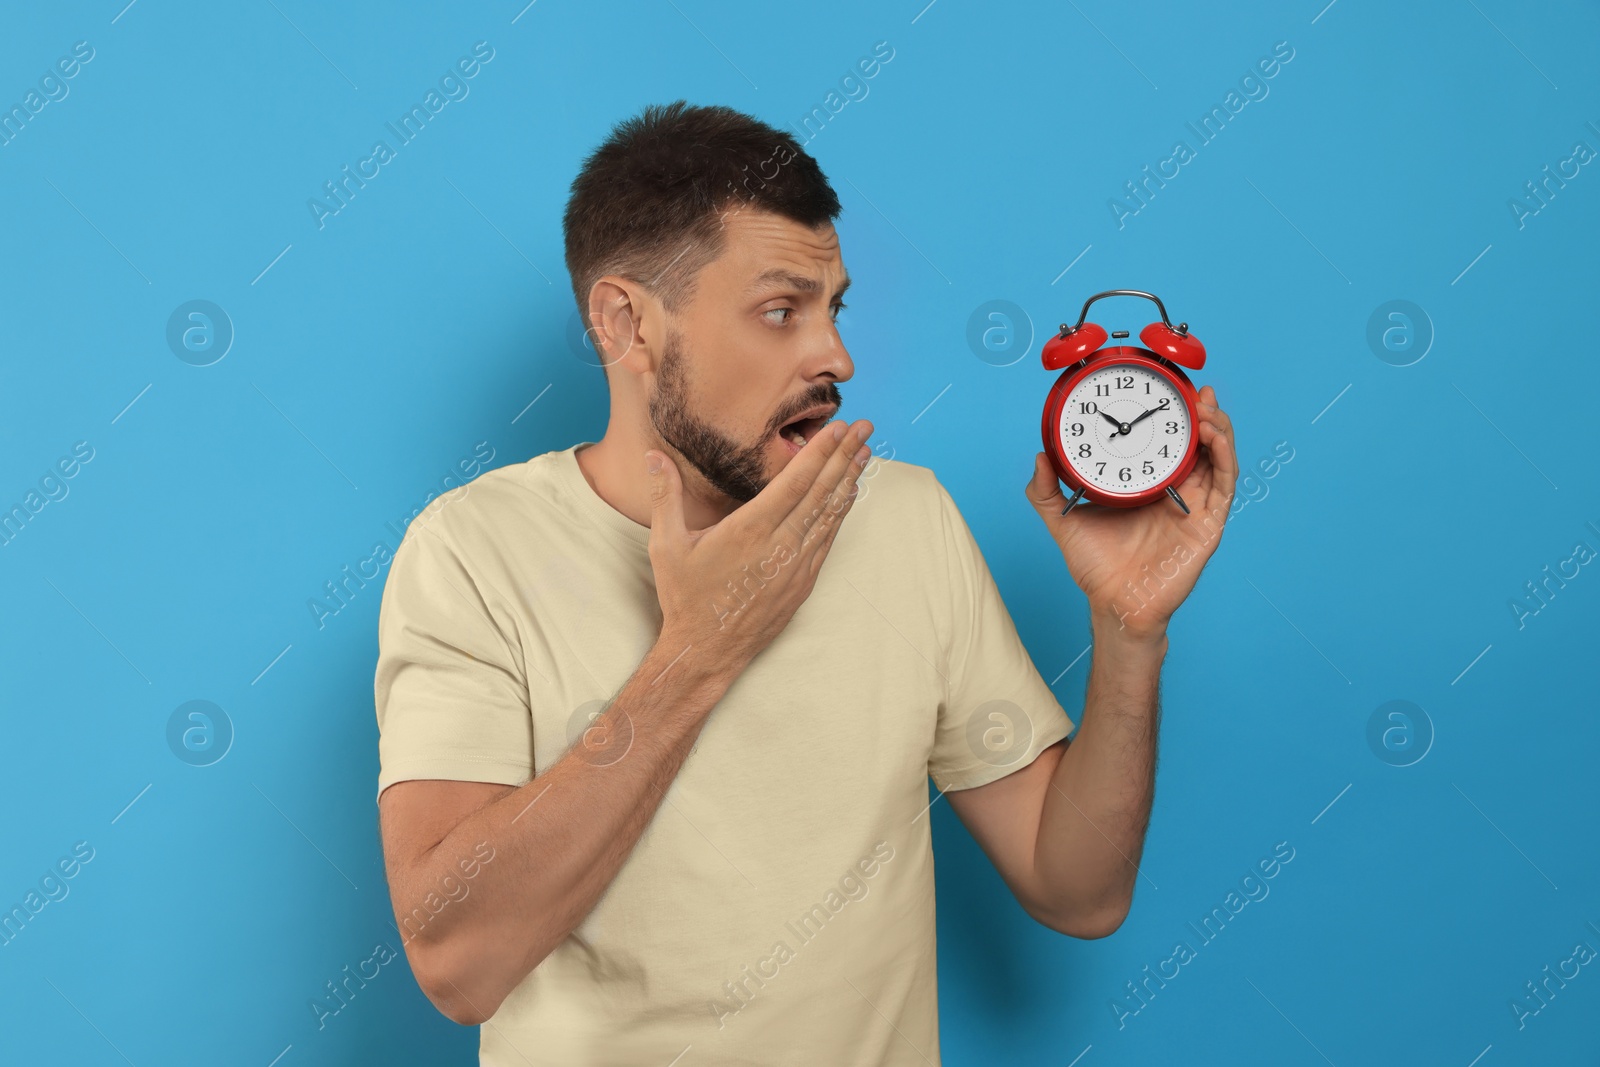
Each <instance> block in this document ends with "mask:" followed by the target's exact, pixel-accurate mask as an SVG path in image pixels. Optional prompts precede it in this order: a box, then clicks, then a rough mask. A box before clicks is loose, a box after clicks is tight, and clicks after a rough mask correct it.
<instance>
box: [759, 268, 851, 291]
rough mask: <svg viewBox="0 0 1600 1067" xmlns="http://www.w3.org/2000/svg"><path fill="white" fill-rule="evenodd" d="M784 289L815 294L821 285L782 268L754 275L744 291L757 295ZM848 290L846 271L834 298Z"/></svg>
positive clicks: (848, 278) (814, 280) (847, 274)
mask: <svg viewBox="0 0 1600 1067" xmlns="http://www.w3.org/2000/svg"><path fill="white" fill-rule="evenodd" d="M784 288H787V289H793V290H795V291H796V292H801V293H815V292H817V291H818V290H820V289H821V288H822V284H821V283H820V282H818V281H817V280H816V279H815V278H808V277H806V276H805V275H804V274H796V273H795V272H794V271H791V270H785V269H784V268H783V267H773V268H772V269H771V270H766V271H762V272H761V273H760V274H758V275H756V277H755V280H754V281H752V282H751V283H750V286H749V288H748V289H746V290H745V291H746V292H747V293H759V292H762V291H763V290H767V289H784ZM848 288H850V272H849V271H846V272H845V275H844V284H843V285H841V286H839V291H838V292H836V293H834V294H833V295H834V298H835V299H838V298H839V297H842V296H844V292H845V290H846V289H848Z"/></svg>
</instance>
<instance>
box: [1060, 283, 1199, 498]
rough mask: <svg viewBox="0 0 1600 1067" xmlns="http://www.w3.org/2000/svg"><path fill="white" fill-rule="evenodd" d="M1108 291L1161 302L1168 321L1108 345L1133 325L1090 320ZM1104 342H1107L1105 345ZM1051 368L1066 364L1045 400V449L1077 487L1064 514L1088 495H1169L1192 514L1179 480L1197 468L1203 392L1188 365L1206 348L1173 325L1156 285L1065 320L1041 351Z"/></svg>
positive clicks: (1085, 307)
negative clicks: (1135, 340)
mask: <svg viewBox="0 0 1600 1067" xmlns="http://www.w3.org/2000/svg"><path fill="white" fill-rule="evenodd" d="M1108 296H1142V297H1144V298H1145V299H1146V300H1153V301H1155V305H1156V309H1157V310H1158V311H1160V312H1161V321H1160V322H1152V323H1151V324H1150V325H1148V326H1146V327H1145V328H1144V329H1142V330H1140V331H1139V340H1141V341H1143V342H1144V343H1145V345H1147V346H1148V347H1146V348H1140V347H1138V346H1137V345H1116V344H1113V345H1107V344H1106V341H1107V340H1108V339H1117V338H1124V337H1127V336H1128V331H1126V330H1118V331H1116V332H1115V333H1112V334H1109V335H1108V334H1107V333H1106V331H1105V330H1104V329H1103V328H1101V327H1099V326H1096V325H1095V324H1094V323H1092V322H1085V321H1084V319H1085V318H1086V317H1087V316H1088V314H1089V305H1090V304H1093V303H1094V302H1095V301H1096V300H1100V299H1102V298H1104V297H1108ZM1102 346H1104V347H1102ZM1039 356H1040V359H1041V360H1042V361H1043V362H1044V366H1045V369H1046V370H1058V369H1060V368H1063V367H1064V368H1066V369H1065V370H1062V371H1061V377H1059V378H1057V379H1056V383H1055V385H1054V386H1052V387H1051V389H1050V395H1049V396H1048V397H1046V398H1045V404H1044V423H1043V430H1044V450H1045V454H1046V455H1048V456H1049V457H1050V464H1051V466H1053V467H1054V468H1055V471H1056V477H1058V478H1060V479H1061V481H1062V482H1064V483H1066V485H1068V486H1069V487H1070V488H1072V489H1073V491H1074V492H1073V496H1072V499H1071V500H1069V501H1067V506H1066V507H1065V508H1064V509H1062V512H1061V514H1063V515H1065V514H1066V513H1067V512H1069V511H1071V510H1072V509H1073V508H1074V507H1076V506H1077V504H1078V502H1079V501H1080V500H1082V499H1084V498H1085V497H1087V498H1088V499H1089V500H1091V501H1093V502H1094V503H1096V504H1106V505H1109V506H1111V507H1117V508H1134V507H1139V506H1140V505H1143V504H1149V503H1151V502H1152V501H1155V500H1157V499H1159V498H1161V497H1163V496H1169V497H1171V498H1172V499H1173V501H1174V502H1176V503H1177V505H1178V506H1179V507H1180V508H1182V509H1183V512H1184V514H1185V515H1187V514H1188V513H1189V506H1188V505H1187V504H1185V503H1184V502H1183V498H1182V497H1181V496H1179V495H1178V490H1177V488H1176V487H1177V486H1178V485H1179V484H1180V483H1181V482H1182V481H1183V480H1184V479H1185V478H1187V477H1188V476H1189V472H1190V471H1191V470H1193V469H1194V462H1195V458H1196V456H1197V454H1198V452H1199V448H1200V438H1199V436H1198V434H1197V432H1196V430H1195V423H1196V417H1197V416H1196V413H1195V405H1196V404H1197V403H1199V401H1200V397H1199V394H1198V393H1197V392H1196V391H1195V387H1194V383H1193V382H1191V381H1190V380H1189V376H1188V375H1187V374H1185V373H1184V370H1183V368H1184V367H1188V368H1189V369H1191V370H1199V369H1200V368H1202V367H1204V366H1205V363H1206V348H1205V345H1203V344H1201V343H1200V339H1199V338H1197V337H1195V336H1194V335H1193V334H1191V333H1190V332H1189V324H1188V323H1186V322H1180V323H1178V325H1177V326H1173V325H1172V322H1171V320H1169V319H1168V318H1167V309H1166V308H1165V307H1163V306H1162V304H1161V300H1160V299H1159V298H1158V297H1156V296H1155V295H1153V294H1151V293H1145V292H1141V291H1139V290H1138V289H1111V290H1107V291H1106V292H1104V293H1096V294H1095V295H1094V296H1091V297H1090V298H1089V299H1088V300H1087V301H1085V302H1084V305H1083V313H1082V314H1080V315H1079V316H1078V324H1077V325H1076V326H1069V325H1067V324H1066V323H1062V324H1061V332H1060V333H1059V334H1057V335H1056V336H1054V337H1052V338H1050V340H1048V341H1046V342H1045V344H1044V348H1043V349H1042V350H1041V351H1040V353H1039Z"/></svg>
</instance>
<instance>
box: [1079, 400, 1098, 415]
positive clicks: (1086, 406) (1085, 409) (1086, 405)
mask: <svg viewBox="0 0 1600 1067" xmlns="http://www.w3.org/2000/svg"><path fill="white" fill-rule="evenodd" d="M1099 413H1100V405H1098V404H1096V403H1095V402H1094V401H1093V400H1089V401H1086V402H1083V403H1080V404H1079V405H1078V414H1080V415H1098V414H1099Z"/></svg>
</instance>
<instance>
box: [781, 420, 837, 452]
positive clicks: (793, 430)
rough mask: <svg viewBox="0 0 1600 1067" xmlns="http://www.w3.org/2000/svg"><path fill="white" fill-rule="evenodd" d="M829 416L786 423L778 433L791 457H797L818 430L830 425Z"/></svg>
mask: <svg viewBox="0 0 1600 1067" xmlns="http://www.w3.org/2000/svg"><path fill="white" fill-rule="evenodd" d="M828 418H829V416H828V415H827V414H822V415H811V416H807V417H805V418H799V419H795V420H793V421H792V422H788V423H785V424H784V426H783V428H782V429H780V430H779V431H778V439H779V440H780V441H782V442H783V443H784V445H785V446H786V447H787V448H788V450H789V453H790V454H791V455H796V454H798V453H799V451H800V450H801V449H802V448H804V447H805V444H806V442H807V441H809V440H811V436H812V435H813V434H815V433H816V432H817V431H818V430H820V429H822V427H824V426H825V425H827V423H828Z"/></svg>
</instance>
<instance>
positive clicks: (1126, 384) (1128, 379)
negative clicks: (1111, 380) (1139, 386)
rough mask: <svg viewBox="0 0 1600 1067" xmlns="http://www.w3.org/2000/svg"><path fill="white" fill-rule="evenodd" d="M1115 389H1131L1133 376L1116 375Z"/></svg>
mask: <svg viewBox="0 0 1600 1067" xmlns="http://www.w3.org/2000/svg"><path fill="white" fill-rule="evenodd" d="M1117 388H1118V389H1132V388H1133V375H1131V374H1119V375H1117Z"/></svg>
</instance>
